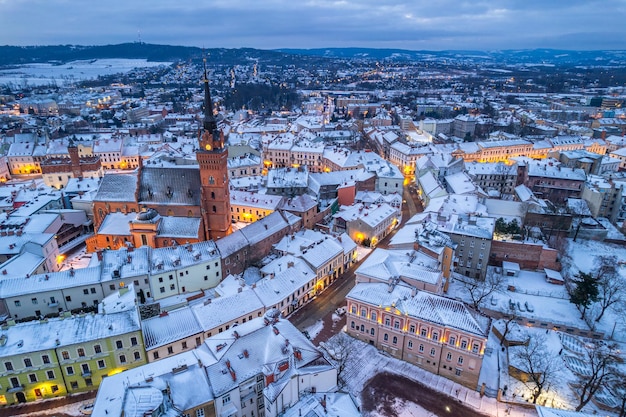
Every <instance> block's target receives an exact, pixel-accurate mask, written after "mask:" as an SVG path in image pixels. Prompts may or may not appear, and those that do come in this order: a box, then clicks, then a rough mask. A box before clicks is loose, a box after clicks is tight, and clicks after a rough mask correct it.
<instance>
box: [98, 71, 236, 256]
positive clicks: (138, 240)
mask: <svg viewBox="0 0 626 417" xmlns="http://www.w3.org/2000/svg"><path fill="white" fill-rule="evenodd" d="M204 105H205V109H204V121H203V125H202V128H201V129H200V131H199V132H198V151H197V152H196V159H197V161H198V165H181V166H171V167H168V166H166V167H153V166H148V165H146V166H144V165H143V164H142V163H141V162H140V164H139V167H138V168H137V170H136V171H134V172H132V173H115V174H107V175H105V176H104V177H103V178H102V181H101V183H100V187H99V189H98V192H97V194H96V196H95V198H94V202H93V213H94V225H95V231H96V233H95V236H93V237H91V238H90V239H88V240H87V250H89V251H97V250H101V249H118V248H120V247H124V246H130V245H132V246H135V247H139V246H143V245H148V246H152V247H163V246H171V245H176V244H183V243H187V242H189V243H195V242H199V241H204V240H217V239H220V238H222V237H224V236H227V235H229V234H230V233H231V232H232V226H231V213H230V192H229V184H228V166H227V160H228V150H227V147H226V146H225V144H224V134H223V132H222V131H221V130H220V129H219V127H218V125H217V122H216V120H215V116H214V114H213V103H212V100H211V92H210V89H209V80H208V77H207V71H206V63H205V67H204Z"/></svg>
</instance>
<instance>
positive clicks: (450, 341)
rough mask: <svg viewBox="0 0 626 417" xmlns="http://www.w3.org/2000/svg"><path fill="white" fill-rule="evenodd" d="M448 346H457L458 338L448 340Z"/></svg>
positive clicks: (452, 337) (451, 337)
mask: <svg viewBox="0 0 626 417" xmlns="http://www.w3.org/2000/svg"><path fill="white" fill-rule="evenodd" d="M448 344H450V345H452V346H455V345H456V337H454V336H450V339H448Z"/></svg>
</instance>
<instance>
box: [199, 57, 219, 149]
mask: <svg viewBox="0 0 626 417" xmlns="http://www.w3.org/2000/svg"><path fill="white" fill-rule="evenodd" d="M203 62H204V80H203V81H204V121H203V122H202V129H201V130H200V131H199V132H198V133H199V137H198V141H199V147H200V149H201V150H202V151H217V150H221V149H224V134H223V133H222V132H221V131H220V129H219V128H218V127H217V121H216V120H215V116H214V115H213V100H211V89H210V87H209V77H208V75H207V69H206V58H204V59H203Z"/></svg>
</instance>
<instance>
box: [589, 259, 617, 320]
mask: <svg viewBox="0 0 626 417" xmlns="http://www.w3.org/2000/svg"><path fill="white" fill-rule="evenodd" d="M595 263H596V270H595V275H596V281H597V283H598V305H599V307H600V313H599V315H598V317H596V322H599V321H600V320H601V319H602V316H604V313H605V312H606V310H607V309H608V308H609V307H611V306H612V305H614V304H616V303H619V302H622V299H623V296H624V283H623V282H622V280H621V277H620V274H619V271H618V270H617V257H616V256H615V255H603V256H598V257H597V258H596V260H595Z"/></svg>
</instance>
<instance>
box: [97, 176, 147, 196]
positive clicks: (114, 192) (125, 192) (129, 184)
mask: <svg viewBox="0 0 626 417" xmlns="http://www.w3.org/2000/svg"><path fill="white" fill-rule="evenodd" d="M136 191H137V174H136V173H132V174H107V175H105V176H103V177H102V181H101V182H100V187H98V192H97V193H96V196H95V197H94V199H93V201H104V202H108V201H128V202H133V203H134V202H136V201H135V193H136Z"/></svg>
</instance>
